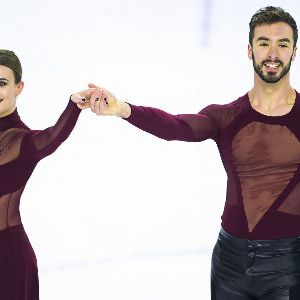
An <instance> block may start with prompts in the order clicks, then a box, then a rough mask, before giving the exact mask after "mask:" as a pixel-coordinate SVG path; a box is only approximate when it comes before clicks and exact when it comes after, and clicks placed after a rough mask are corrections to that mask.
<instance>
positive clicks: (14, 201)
mask: <svg viewBox="0 0 300 300" xmlns="http://www.w3.org/2000/svg"><path fill="white" fill-rule="evenodd" d="M23 190H24V187H23V188H22V189H20V190H18V191H16V192H14V193H11V194H8V195H4V196H2V197H1V198H0V230H3V229H5V228H7V227H11V226H15V225H19V224H21V216H20V211H19V206H20V198H21V195H22V192H23Z"/></svg>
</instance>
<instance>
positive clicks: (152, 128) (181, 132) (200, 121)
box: [124, 103, 219, 142]
mask: <svg viewBox="0 0 300 300" xmlns="http://www.w3.org/2000/svg"><path fill="white" fill-rule="evenodd" d="M128 104H129V103H128ZM129 105H130V107H131V115H130V116H129V117H128V118H127V119H124V120H126V121H128V122H129V123H130V124H132V125H134V126H136V127H138V128H140V129H141V130H144V131H146V132H148V133H150V134H153V135H155V136H157V137H159V138H161V139H164V140H168V141H171V140H179V141H186V142H199V141H203V140H206V139H209V138H212V139H214V138H215V137H216V135H217V134H218V130H219V127H218V124H217V122H216V121H215V120H214V119H213V118H212V117H211V116H209V115H208V113H207V112H209V111H210V110H213V109H214V108H215V107H216V106H217V105H210V106H208V107H206V108H205V109H203V110H201V111H200V112H199V113H198V114H178V115H172V114H169V113H167V112H165V111H163V110H160V109H157V108H152V107H145V106H135V105H132V104H129Z"/></svg>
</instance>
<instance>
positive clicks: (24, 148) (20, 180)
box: [0, 50, 92, 300]
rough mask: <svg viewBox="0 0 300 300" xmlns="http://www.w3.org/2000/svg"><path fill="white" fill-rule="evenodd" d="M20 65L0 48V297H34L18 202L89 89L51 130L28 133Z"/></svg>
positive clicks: (34, 274)
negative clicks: (20, 106) (19, 105)
mask: <svg viewBox="0 0 300 300" xmlns="http://www.w3.org/2000/svg"><path fill="white" fill-rule="evenodd" d="M23 86H24V83H23V81H22V67H21V63H20V61H19V59H18V57H17V56H16V55H15V53H14V52H12V51H9V50H0V182H1V184H0V299H1V300H37V299H39V284H38V268H37V261H36V257H35V254H34V251H33V249H32V247H31V245H30V242H29V240H28V237H27V235H26V233H25V231H24V228H23V225H22V222H21V217H20V211H19V204H20V198H21V195H22V192H23V190H24V188H25V185H26V183H27V181H28V179H29V177H30V175H31V173H32V171H33V170H34V168H35V166H36V165H37V163H38V162H39V161H40V160H41V159H42V158H44V157H46V156H47V155H50V154H51V153H53V152H54V151H55V150H56V149H57V148H58V147H59V145H60V144H61V143H62V142H63V141H64V140H65V139H66V138H67V137H68V136H69V134H70V133H71V131H72V130H73V128H74V126H75V124H76V121H77V119H78V116H79V114H80V112H81V109H82V108H83V106H82V105H81V104H80V101H81V100H82V98H84V97H85V98H87V99H89V96H90V94H91V92H92V89H88V90H85V91H81V92H79V93H77V94H74V95H72V96H71V97H70V100H69V102H68V104H67V107H66V109H65V110H64V112H63V113H62V115H61V116H60V118H59V119H58V121H57V122H56V124H55V125H54V126H52V127H49V128H47V129H45V130H30V129H29V128H28V127H27V126H26V125H25V124H24V123H23V122H22V120H21V119H20V116H19V114H18V111H17V109H16V97H17V96H18V95H20V93H21V92H22V89H23Z"/></svg>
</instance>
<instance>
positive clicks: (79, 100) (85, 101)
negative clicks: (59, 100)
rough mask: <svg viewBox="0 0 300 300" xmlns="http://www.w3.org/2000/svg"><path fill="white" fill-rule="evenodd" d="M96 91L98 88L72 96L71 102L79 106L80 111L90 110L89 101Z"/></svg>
mask: <svg viewBox="0 0 300 300" xmlns="http://www.w3.org/2000/svg"><path fill="white" fill-rule="evenodd" d="M95 91H96V88H89V89H87V90H83V91H80V92H77V93H75V94H72V95H71V100H72V101H73V102H74V103H76V104H77V106H78V107H79V108H80V109H86V108H89V107H90V105H89V100H90V98H91V95H92V94H93V93H94V92H95Z"/></svg>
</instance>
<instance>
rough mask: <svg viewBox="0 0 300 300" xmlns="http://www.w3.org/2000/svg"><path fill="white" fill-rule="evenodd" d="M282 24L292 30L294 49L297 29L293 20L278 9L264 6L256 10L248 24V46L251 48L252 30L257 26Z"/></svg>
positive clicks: (286, 13)
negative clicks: (285, 24)
mask: <svg viewBox="0 0 300 300" xmlns="http://www.w3.org/2000/svg"><path fill="white" fill-rule="evenodd" d="M277 22H284V23H287V24H288V25H290V26H291V27H292V29H293V39H294V46H293V47H294V48H295V47H296V44H297V40H298V28H297V24H296V21H295V20H294V18H293V17H292V16H291V15H290V14H289V13H288V12H286V11H284V10H283V9H282V8H280V7H274V6H266V7H263V8H261V9H260V10H258V11H257V12H256V13H255V14H254V15H253V16H252V18H251V21H250V23H249V27H250V31H249V44H250V45H251V46H253V37H254V30H255V27H256V26H257V25H262V24H273V23H277Z"/></svg>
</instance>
